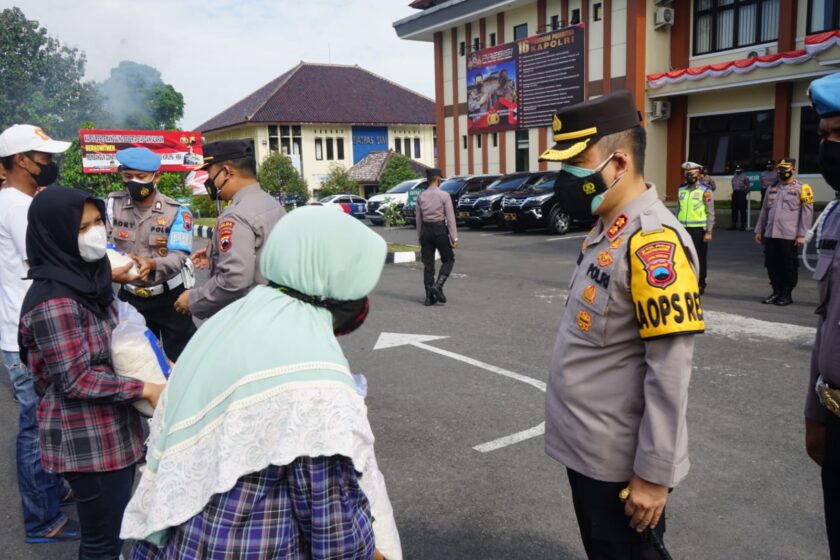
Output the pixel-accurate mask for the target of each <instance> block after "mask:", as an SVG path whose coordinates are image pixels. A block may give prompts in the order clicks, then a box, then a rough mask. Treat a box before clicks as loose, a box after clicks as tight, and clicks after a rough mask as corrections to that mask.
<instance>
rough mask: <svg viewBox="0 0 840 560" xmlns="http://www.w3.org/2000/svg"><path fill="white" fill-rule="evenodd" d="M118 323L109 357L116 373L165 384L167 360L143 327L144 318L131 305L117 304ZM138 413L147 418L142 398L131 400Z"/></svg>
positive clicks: (148, 406) (148, 405)
mask: <svg viewBox="0 0 840 560" xmlns="http://www.w3.org/2000/svg"><path fill="white" fill-rule="evenodd" d="M118 310H119V318H120V323H119V324H118V325H117V326H116V328H114V332H113V333H112V335H111V358H112V361H113V364H114V371H115V372H116V373H117V374H118V375H123V376H125V377H131V378H132V379H139V380H140V381H144V382H148V383H160V384H163V383H166V379H167V378H168V377H169V361H168V360H167V359H166V354H164V352H163V347H161V344H160V341H159V340H158V339H157V337H156V336H155V335H154V333H152V331H150V330H149V329H147V328H146V320H145V319H143V316H142V315H141V314H140V312H139V311H137V310H136V309H135V308H134V307H133V306H131V305H130V304H128V303H125V302H119V304H118ZM131 404H133V405H134V408H136V409H137V410H138V411H139V412H140V414H142V415H143V416H146V417H148V418H151V416H152V415H153V414H154V408H152V404H151V403H150V402H149V401H148V400H146V399H142V400H139V401H134V402H133V403H131Z"/></svg>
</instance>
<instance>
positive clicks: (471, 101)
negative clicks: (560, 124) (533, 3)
mask: <svg viewBox="0 0 840 560" xmlns="http://www.w3.org/2000/svg"><path fill="white" fill-rule="evenodd" d="M584 53H585V42H584V29H583V25H575V26H572V27H566V28H563V29H557V30H555V31H550V32H548V33H542V34H540V35H534V36H533V37H528V38H526V39H521V40H519V41H516V42H515V43H507V44H504V45H498V46H495V47H490V48H487V49H482V50H479V51H476V52H474V53H470V54H469V56H468V57H467V115H468V120H467V129H468V131H469V132H470V133H471V134H483V133H488V132H497V131H501V130H511V129H513V128H521V129H524V128H536V127H541V126H550V125H551V117H552V115H553V114H554V112H555V111H556V110H557V109H559V108H560V107H564V106H566V105H572V104H574V103H580V102H581V101H583V85H584V84H583V82H584V63H585V56H584Z"/></svg>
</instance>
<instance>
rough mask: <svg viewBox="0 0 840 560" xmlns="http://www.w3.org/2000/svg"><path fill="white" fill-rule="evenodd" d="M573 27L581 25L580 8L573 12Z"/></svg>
mask: <svg viewBox="0 0 840 560" xmlns="http://www.w3.org/2000/svg"><path fill="white" fill-rule="evenodd" d="M571 23H572V25H577V24H578V23H580V8H575V9H574V10H572V22H571Z"/></svg>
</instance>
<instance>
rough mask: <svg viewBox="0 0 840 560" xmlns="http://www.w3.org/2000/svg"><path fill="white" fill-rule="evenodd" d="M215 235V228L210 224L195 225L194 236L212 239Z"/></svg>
mask: <svg viewBox="0 0 840 560" xmlns="http://www.w3.org/2000/svg"><path fill="white" fill-rule="evenodd" d="M212 235H213V228H212V227H210V226H198V225H196V226H193V237H202V238H204V239H210V237H211V236H212Z"/></svg>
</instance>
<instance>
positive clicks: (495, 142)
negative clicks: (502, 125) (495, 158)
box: [493, 132, 499, 148]
mask: <svg viewBox="0 0 840 560" xmlns="http://www.w3.org/2000/svg"><path fill="white" fill-rule="evenodd" d="M493 147H494V148H498V147H499V133H498V132H494V133H493Z"/></svg>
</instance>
